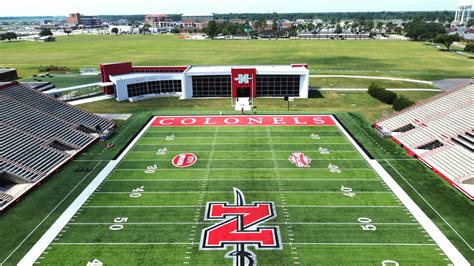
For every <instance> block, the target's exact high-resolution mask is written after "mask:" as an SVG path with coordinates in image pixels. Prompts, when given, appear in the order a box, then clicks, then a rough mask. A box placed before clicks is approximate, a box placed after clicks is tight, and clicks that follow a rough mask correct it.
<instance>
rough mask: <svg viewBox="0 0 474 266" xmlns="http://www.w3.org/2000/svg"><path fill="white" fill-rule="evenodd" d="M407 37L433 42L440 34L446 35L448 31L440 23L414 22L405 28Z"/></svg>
mask: <svg viewBox="0 0 474 266" xmlns="http://www.w3.org/2000/svg"><path fill="white" fill-rule="evenodd" d="M405 31H406V34H405V36H406V37H408V38H410V39H412V40H414V41H418V40H431V39H433V38H435V37H436V35H438V34H445V33H446V29H445V28H444V26H443V24H440V23H435V22H432V23H427V22H424V21H422V20H414V21H412V22H409V23H407V24H406V26H405Z"/></svg>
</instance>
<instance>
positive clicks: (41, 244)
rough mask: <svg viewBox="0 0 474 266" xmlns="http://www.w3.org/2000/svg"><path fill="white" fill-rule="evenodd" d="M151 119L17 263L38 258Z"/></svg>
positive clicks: (31, 263) (151, 120) (31, 262)
mask: <svg viewBox="0 0 474 266" xmlns="http://www.w3.org/2000/svg"><path fill="white" fill-rule="evenodd" d="M152 122H153V119H150V121H149V122H148V124H147V125H146V126H145V127H144V128H143V129H142V130H141V131H140V133H139V134H137V135H136V136H135V138H134V139H133V141H132V142H130V143H129V145H128V146H127V147H126V149H125V150H123V151H122V153H121V154H120V156H119V157H118V158H117V159H115V160H112V161H110V162H109V163H108V164H107V165H106V166H105V168H104V169H102V171H101V172H100V173H99V174H98V175H97V176H96V177H95V178H94V180H93V181H92V182H91V183H90V184H89V185H88V186H87V187H86V188H85V189H84V191H82V193H81V194H80V195H79V196H78V197H77V198H76V199H75V200H74V201H73V202H72V203H71V205H70V206H69V207H68V208H67V209H66V210H65V211H64V212H63V213H62V214H61V216H59V218H58V219H57V220H56V221H55V222H54V223H53V225H51V227H50V228H49V229H48V231H46V233H44V235H43V236H41V238H40V239H39V240H38V242H36V243H35V245H34V246H33V247H32V248H31V249H30V250H29V251H28V252H27V253H26V254H25V256H24V257H23V258H22V259H21V260H20V262H19V263H18V265H20V266H23V265H25V266H26V265H33V264H34V263H35V262H36V261H37V260H38V258H39V257H40V256H41V254H43V252H44V251H46V249H47V248H48V246H49V245H51V244H52V242H53V241H54V239H55V238H56V237H57V235H58V234H59V233H60V232H61V230H63V229H64V227H65V226H66V225H67V223H68V222H69V221H70V220H71V219H72V218H73V216H74V215H75V214H76V212H77V211H78V210H79V209H80V208H81V207H82V206H83V205H84V203H85V202H86V200H87V199H89V197H90V196H91V195H92V194H93V193H94V191H96V189H97V188H98V187H99V186H100V184H102V182H103V181H104V180H105V179H106V178H107V176H109V174H110V173H111V172H112V170H113V169H114V168H115V167H116V166H117V165H118V163H119V162H120V161H121V160H122V159H123V157H125V155H126V154H127V153H128V151H130V150H131V149H132V147H133V145H135V143H137V142H138V140H139V139H140V138H141V137H142V135H143V134H145V132H146V131H147V130H148V128H149V127H150V125H151V123H152Z"/></svg>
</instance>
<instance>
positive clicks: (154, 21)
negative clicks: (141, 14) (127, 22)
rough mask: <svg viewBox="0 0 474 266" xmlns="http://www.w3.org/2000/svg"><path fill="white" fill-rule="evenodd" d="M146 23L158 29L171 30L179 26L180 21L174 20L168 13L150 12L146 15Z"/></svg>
mask: <svg viewBox="0 0 474 266" xmlns="http://www.w3.org/2000/svg"><path fill="white" fill-rule="evenodd" d="M145 24H149V25H150V26H151V27H152V28H156V29H157V30H158V31H169V30H172V29H174V28H176V27H177V25H178V23H177V22H175V21H172V20H171V18H170V17H169V16H168V15H165V14H158V15H154V14H149V15H146V16H145Z"/></svg>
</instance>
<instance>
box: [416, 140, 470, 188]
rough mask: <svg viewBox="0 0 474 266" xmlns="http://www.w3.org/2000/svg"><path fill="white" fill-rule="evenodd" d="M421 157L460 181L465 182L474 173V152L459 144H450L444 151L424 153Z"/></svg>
mask: <svg viewBox="0 0 474 266" xmlns="http://www.w3.org/2000/svg"><path fill="white" fill-rule="evenodd" d="M448 145H449V144H448ZM420 157H421V158H423V159H424V160H425V161H426V162H427V163H429V164H430V165H432V166H434V167H436V169H437V170H439V171H440V172H442V173H443V174H445V175H447V176H448V177H449V178H451V179H453V180H456V181H458V182H459V183H463V182H464V181H466V180H468V179H470V178H472V176H473V175H474V164H473V160H474V154H473V153H471V152H469V151H468V150H466V149H464V148H463V147H461V146H459V145H450V147H449V148H447V149H443V151H442V152H436V153H430V154H429V155H426V156H425V155H424V154H422V155H421V156H420Z"/></svg>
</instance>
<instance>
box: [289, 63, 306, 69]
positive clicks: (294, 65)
mask: <svg viewBox="0 0 474 266" xmlns="http://www.w3.org/2000/svg"><path fill="white" fill-rule="evenodd" d="M291 67H304V68H306V69H309V66H308V64H291Z"/></svg>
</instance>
